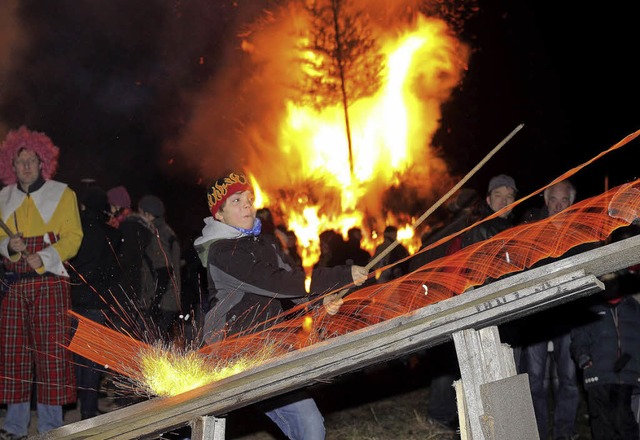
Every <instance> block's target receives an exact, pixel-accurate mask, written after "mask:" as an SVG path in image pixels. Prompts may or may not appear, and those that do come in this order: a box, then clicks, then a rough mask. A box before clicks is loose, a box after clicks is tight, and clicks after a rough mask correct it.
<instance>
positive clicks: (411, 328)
mask: <svg viewBox="0 0 640 440" xmlns="http://www.w3.org/2000/svg"><path fill="white" fill-rule="evenodd" d="M639 262H640V236H636V237H632V238H629V239H627V240H623V241H619V242H616V243H612V244H610V245H607V246H604V247H601V248H598V249H594V250H592V251H589V252H585V253H583V254H579V255H576V256H574V257H571V258H567V259H565V260H560V261H557V262H555V263H552V264H549V265H547V266H543V267H540V268H536V269H532V270H528V271H525V272H521V273H517V274H514V275H512V276H510V277H508V278H505V279H501V280H499V281H496V282H494V283H491V284H488V285H485V286H482V287H480V288H478V289H475V290H473V291H470V292H467V293H464V294H463V295H459V296H457V297H454V298H451V299H448V300H446V301H441V302H439V303H436V304H433V305H430V306H427V307H424V308H422V309H419V310H416V311H415V312H413V313H410V314H407V315H403V316H400V317H397V318H394V319H390V320H388V321H385V322H382V323H380V324H377V325H374V326H371V327H369V328H365V329H362V330H358V331H356V332H352V333H349V334H346V335H344V336H340V337H336V338H334V339H330V340H328V341H325V342H322V343H319V344H315V345H313V346H311V347H307V348H305V349H303V350H298V351H296V352H293V353H290V354H287V355H285V356H282V357H279V358H276V359H274V360H273V361H271V362H269V363H267V364H263V365H261V366H259V367H256V368H254V369H252V370H249V371H245V372H243V373H241V374H237V375H234V376H232V377H228V378H226V379H224V380H221V381H219V382H215V383H212V384H209V385H205V386H203V387H200V388H198V389H196V390H192V391H189V392H186V393H183V394H180V395H178V396H174V397H170V398H155V399H152V400H149V401H146V402H142V403H139V404H136V405H132V406H130V407H127V408H123V409H120V410H116V411H113V412H110V413H107V414H103V415H100V416H97V417H94V418H91V419H87V420H83V421H80V422H77V423H72V424H69V425H65V426H63V427H60V428H58V429H54V430H52V431H49V432H48V433H45V434H42V435H41V436H40V437H38V438H42V439H61V438H66V439H87V438H93V439H104V440H106V439H134V438H151V437H154V436H156V437H157V434H158V433H162V432H167V431H169V430H171V429H175V428H180V427H183V426H187V425H190V424H192V423H193V421H194V420H197V419H198V418H199V417H203V416H208V415H215V416H219V417H224V415H225V414H227V413H228V412H229V411H233V410H235V409H238V408H242V407H244V406H247V405H250V404H252V403H255V402H258V401H261V400H264V399H266V398H269V397H272V396H276V395H279V394H283V393H285V392H288V391H291V390H294V389H298V388H302V387H304V386H308V385H311V384H313V383H314V382H316V381H320V380H321V381H326V380H328V379H331V378H333V377H336V376H338V375H340V374H342V373H346V372H349V371H353V370H357V369H360V368H363V367H365V366H367V365H373V364H375V363H379V362H383V361H385V360H388V359H393V358H396V357H398V356H401V355H404V354H408V353H412V352H415V351H417V350H419V349H422V348H426V347H431V346H434V345H437V344H439V343H442V342H443V341H445V340H448V339H450V338H451V335H452V334H453V333H454V332H456V331H461V330H464V329H475V330H478V329H481V328H484V327H487V326H490V325H495V324H497V323H499V322H503V321H508V320H511V319H515V318H517V317H519V316H523V315H526V314H529V313H532V312H534V311H536V310H540V309H543V308H547V307H551V306H553V305H555V304H558V303H561V302H566V301H569V300H571V299H574V298H577V297H579V296H584V295H588V294H591V293H594V292H596V291H598V290H600V289H602V284H601V283H600V282H599V281H598V280H597V279H596V278H595V277H597V276H600V275H604V274H605V273H608V272H612V271H615V270H619V269H622V268H625V267H628V266H631V265H634V264H637V263H639Z"/></svg>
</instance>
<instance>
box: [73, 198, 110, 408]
mask: <svg viewBox="0 0 640 440" xmlns="http://www.w3.org/2000/svg"><path fill="white" fill-rule="evenodd" d="M80 204H81V205H80V220H81V222H82V231H83V237H82V243H81V244H80V249H79V250H78V253H77V255H76V256H75V257H74V258H73V259H71V260H70V264H71V267H72V270H71V271H70V277H71V283H72V285H71V304H72V309H73V310H74V311H75V312H77V313H79V314H81V315H83V316H85V317H87V318H89V319H91V320H92V321H95V322H98V323H100V324H109V325H112V323H113V321H114V316H113V313H114V312H116V313H117V312H118V310H117V307H118V306H117V303H118V302H120V301H121V300H122V298H119V297H118V292H119V291H120V289H119V286H118V284H119V273H120V271H119V268H118V263H117V257H116V256H117V252H118V249H119V246H120V243H121V241H122V238H121V235H120V232H119V231H118V230H117V229H115V228H114V227H112V226H109V225H108V224H107V221H108V219H109V216H108V209H109V204H108V201H107V193H106V192H105V191H104V190H103V189H102V188H99V187H89V188H87V189H86V190H85V191H84V192H83V194H82V195H81V198H80ZM114 295H115V296H114ZM116 298H117V301H116V300H114V299H116ZM75 358H76V365H77V367H76V376H77V384H78V400H79V403H80V414H81V416H82V419H83V420H84V419H88V418H90V417H94V416H96V415H97V414H98V391H99V387H100V379H101V376H102V373H103V370H102V367H101V366H100V365H98V364H96V363H95V362H92V361H90V360H88V359H86V358H84V357H82V356H79V355H75Z"/></svg>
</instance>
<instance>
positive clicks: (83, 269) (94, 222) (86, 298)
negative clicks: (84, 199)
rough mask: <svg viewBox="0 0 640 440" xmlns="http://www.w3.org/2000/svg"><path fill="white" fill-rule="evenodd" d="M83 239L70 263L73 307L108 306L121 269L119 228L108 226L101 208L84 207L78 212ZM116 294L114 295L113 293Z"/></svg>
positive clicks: (113, 300)
mask: <svg viewBox="0 0 640 440" xmlns="http://www.w3.org/2000/svg"><path fill="white" fill-rule="evenodd" d="M80 220H81V222H82V232H83V237H82V243H81V244H80V248H79V249H78V253H77V254H76V256H75V257H74V258H72V259H71V260H70V261H69V263H70V264H71V267H72V270H71V271H69V276H70V279H71V301H72V305H73V309H74V310H76V311H79V312H81V311H82V310H85V309H107V308H108V307H109V306H110V305H114V303H115V298H117V299H118V300H119V299H120V297H119V291H120V289H119V288H118V287H117V286H118V284H119V283H120V269H119V266H118V260H117V253H118V250H119V247H120V243H121V241H122V238H121V237H122V236H121V234H120V232H119V231H118V230H117V229H115V228H113V227H111V226H109V225H108V224H107V223H106V221H107V218H106V216H105V215H104V213H103V212H98V211H95V210H93V209H85V210H84V211H82V212H81V213H80ZM113 295H115V298H114V296H113Z"/></svg>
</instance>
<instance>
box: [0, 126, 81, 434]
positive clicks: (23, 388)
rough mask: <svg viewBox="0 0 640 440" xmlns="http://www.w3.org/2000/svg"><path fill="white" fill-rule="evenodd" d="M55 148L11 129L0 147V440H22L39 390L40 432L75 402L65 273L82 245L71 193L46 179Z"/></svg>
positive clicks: (50, 173)
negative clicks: (2, 408)
mask: <svg viewBox="0 0 640 440" xmlns="http://www.w3.org/2000/svg"><path fill="white" fill-rule="evenodd" d="M58 155H59V149H58V147H56V146H55V145H54V144H53V142H52V141H51V139H50V138H49V137H48V136H47V135H46V134H44V133H40V132H36V131H31V130H29V129H27V128H26V127H24V126H23V127H20V128H19V129H17V130H11V131H10V132H9V133H8V134H7V136H6V138H5V140H4V141H3V142H2V144H1V145H0V180H2V182H3V183H4V184H5V185H6V186H5V187H4V188H2V190H0V219H1V220H2V222H3V224H1V225H0V226H3V228H1V229H2V230H0V255H1V257H2V263H3V265H4V270H5V280H4V282H5V283H6V293H5V297H4V299H3V301H2V306H1V307H2V308H1V310H0V402H4V403H6V404H7V414H6V417H5V418H4V423H3V426H2V429H0V439H3V440H5V439H6V440H14V439H22V438H26V436H27V433H28V428H29V424H30V416H31V390H32V380H33V378H34V371H33V366H34V365H35V381H36V383H37V411H38V431H39V432H40V433H44V432H47V431H49V430H51V429H54V428H57V427H60V426H62V424H63V412H62V405H65V404H67V403H72V402H74V401H75V400H76V385H75V377H74V371H73V363H72V355H71V352H70V351H68V350H66V349H65V344H66V343H67V342H68V341H69V338H70V336H71V330H72V329H71V321H70V318H69V316H68V314H67V310H69V309H70V308H71V294H70V283H69V281H68V280H69V274H68V272H67V269H66V267H65V263H66V261H67V260H68V259H70V258H71V257H73V256H74V255H75V254H76V253H77V252H78V249H79V247H80V243H81V242H82V236H83V234H82V226H81V223H80V214H79V211H78V204H77V200H76V194H75V193H74V192H73V191H72V190H71V189H70V188H69V187H68V186H67V185H66V184H64V183H61V182H58V181H55V180H51V179H52V177H53V176H54V174H55V172H56V169H57V165H58Z"/></svg>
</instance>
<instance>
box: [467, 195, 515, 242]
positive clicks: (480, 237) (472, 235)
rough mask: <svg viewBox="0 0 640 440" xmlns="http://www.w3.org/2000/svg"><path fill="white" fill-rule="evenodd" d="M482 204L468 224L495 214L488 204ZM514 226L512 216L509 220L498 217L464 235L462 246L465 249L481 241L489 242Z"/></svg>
mask: <svg viewBox="0 0 640 440" xmlns="http://www.w3.org/2000/svg"><path fill="white" fill-rule="evenodd" d="M480 203H481V205H480V208H479V210H478V211H477V212H475V213H474V214H473V215H472V218H471V219H470V220H469V223H468V224H471V223H474V222H475V221H477V220H476V219H482V218H485V217H488V216H490V215H491V214H493V213H494V212H493V210H492V209H491V207H490V206H489V205H488V204H487V203H486V202H480ZM512 226H513V221H512V219H511V215H510V216H509V217H507V218H502V217H496V218H492V219H491V220H486V221H484V222H482V223H480V224H479V225H478V226H475V227H474V228H472V229H471V230H469V231H467V232H466V233H464V234H463V236H462V243H461V246H462V247H463V248H465V247H467V246H471V245H472V244H475V243H478V242H480V241H484V240H487V239H489V238H491V237H493V236H494V235H496V234H498V233H500V232H502V231H504V230H506V229H509V228H510V227H512Z"/></svg>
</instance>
